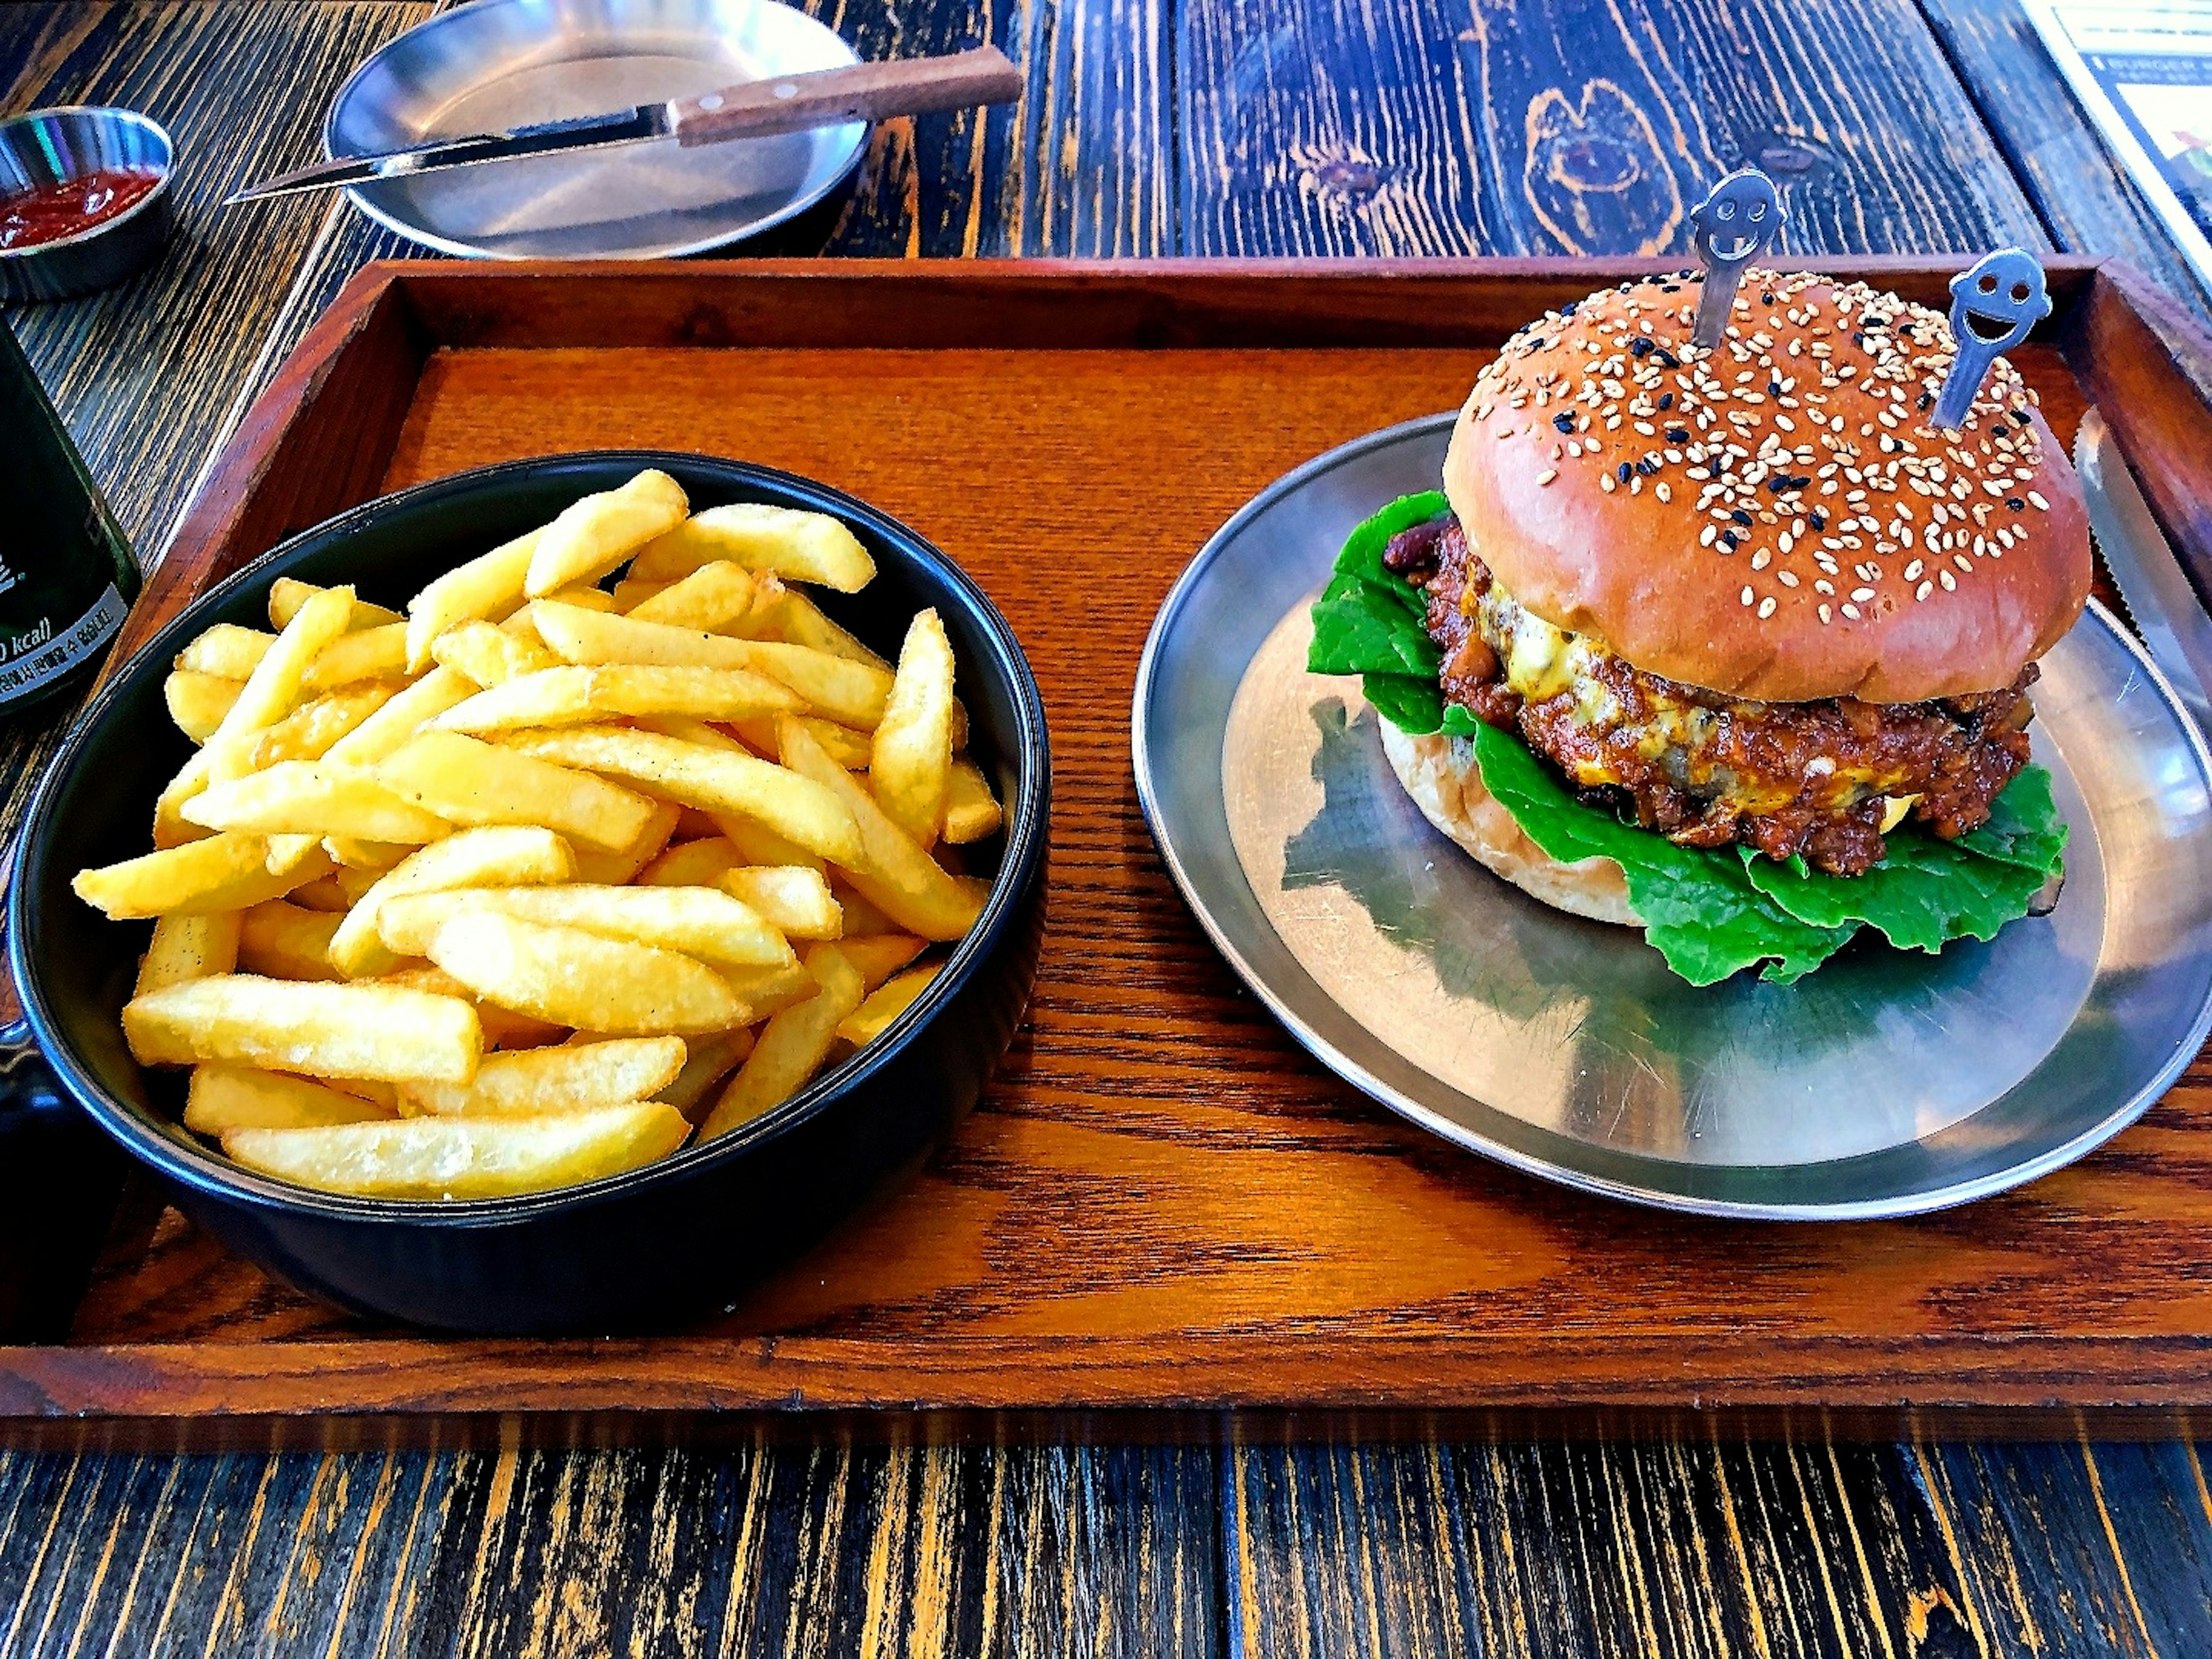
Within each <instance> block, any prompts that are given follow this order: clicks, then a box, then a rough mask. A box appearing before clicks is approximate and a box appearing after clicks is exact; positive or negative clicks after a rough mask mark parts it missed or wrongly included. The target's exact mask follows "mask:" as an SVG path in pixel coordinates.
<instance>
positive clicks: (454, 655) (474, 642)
mask: <svg viewBox="0 0 2212 1659" xmlns="http://www.w3.org/2000/svg"><path fill="white" fill-rule="evenodd" d="M526 615H527V613H526V612H521V613H518V616H526ZM512 621H513V619H510V623H503V624H501V625H499V626H497V627H495V626H494V625H493V624H491V623H488V622H466V623H461V624H460V625H459V627H456V628H449V629H447V630H446V631H445V632H444V633H442V634H441V635H438V637H437V638H436V639H435V640H434V641H431V643H430V654H431V656H433V657H434V658H435V659H437V662H438V665H439V666H440V667H441V668H450V669H452V670H453V671H454V672H456V673H459V674H465V675H467V676H468V678H470V679H471V681H472V682H474V683H475V684H477V685H481V686H493V685H504V684H506V683H507V681H509V680H511V679H515V678H520V676H522V675H524V674H534V673H537V672H538V671H539V670H540V669H545V668H552V667H556V666H557V665H559V663H560V661H561V659H560V658H558V657H556V656H555V655H554V654H553V653H551V652H550V651H548V650H547V649H546V648H545V647H544V645H542V644H540V643H539V642H538V637H537V631H536V630H535V629H532V630H530V632H529V634H528V635H527V636H525V635H524V633H523V631H522V630H521V629H519V628H513V627H512V626H511V623H512ZM448 712H450V711H448Z"/></svg>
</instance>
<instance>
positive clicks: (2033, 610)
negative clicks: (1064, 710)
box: [1310, 270, 2090, 983]
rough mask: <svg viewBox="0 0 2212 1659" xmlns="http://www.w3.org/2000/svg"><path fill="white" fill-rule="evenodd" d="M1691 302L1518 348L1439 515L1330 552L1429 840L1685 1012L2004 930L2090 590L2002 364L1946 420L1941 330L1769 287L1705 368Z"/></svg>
mask: <svg viewBox="0 0 2212 1659" xmlns="http://www.w3.org/2000/svg"><path fill="white" fill-rule="evenodd" d="M1698 300H1699V281H1698V279H1697V278H1696V277H1695V276H1661V277H1654V278H1650V279H1648V280H1645V281H1642V282H1634V283H1624V284H1622V285H1621V286H1620V287H1618V288H1615V289H1608V290H1606V291H1603V292H1601V293H1598V294H1594V295H1590V296H1589V297H1588V298H1587V299H1584V300H1582V301H1577V303H1575V304H1572V305H1569V306H1565V307H1561V308H1560V309H1559V310H1558V311H1555V312H1551V313H1547V314H1546V315H1544V316H1543V317H1541V318H1540V319H1537V320H1536V321H1534V323H1531V324H1530V325H1528V326H1527V327H1525V328H1523V329H1522V330H1521V331H1519V332H1518V333H1516V335H1514V336H1513V337H1512V338H1511V339H1510V340H1509V341H1508V342H1507V343H1506V344H1505V346H1504V349H1503V350H1502V351H1501V352H1500V353H1499V354H1498V356H1497V357H1496V358H1495V359H1494V360H1493V361H1492V362H1491V363H1489V364H1488V365H1487V366H1486V368H1484V369H1483V370H1482V372H1481V374H1480V375H1479V376H1478V377H1477V379H1476V380H1475V383H1474V392H1473V393H1472V395H1471V396H1470V397H1469V398H1468V401H1467V404H1466V406H1465V408H1464V409H1462V410H1461V412H1460V416H1459V419H1458V422H1457V424H1456V426H1455V428H1454V430H1453V434H1452V438H1451V444H1450V448H1449V453H1448V454H1447V456H1446V458H1445V461H1444V466H1443V480H1442V482H1443V489H1442V491H1441V493H1432V494H1429V495H1420V496H1413V497H1408V498H1407V499H1406V500H1404V501H1398V502H1395V503H1392V504H1391V505H1390V506H1389V507H1386V508H1385V509H1384V510H1383V512H1382V513H1378V514H1377V515H1376V517H1375V518H1374V519H1371V520H1369V521H1368V522H1367V523H1366V524H1365V525H1363V526H1360V529H1359V530H1358V532H1355V533H1354V535H1353V536H1352V538H1351V540H1350V541H1349V542H1348V543H1347V544H1346V548H1345V551H1344V555H1343V556H1342V557H1341V558H1340V560H1339V562H1338V568H1337V573H1336V575H1335V577H1334V580H1332V581H1331V583H1330V584H1329V586H1328V589H1327V590H1326V591H1325V592H1324V593H1323V595H1322V599H1321V600H1320V601H1319V602H1318V603H1317V604H1316V607H1315V611H1314V623H1315V634H1314V645H1313V648H1312V652H1311V655H1310V666H1312V667H1313V668H1315V669H1316V671H1322V672H1332V673H1344V672H1357V673H1360V674H1362V675H1363V676H1364V678H1365V682H1366V689H1367V691H1368V696H1369V700H1370V702H1372V703H1373V704H1374V705H1375V707H1376V711H1377V714H1378V715H1379V717H1380V719H1379V725H1380V727H1381V733H1382V743H1383V749H1384V751H1385V752H1386V754H1387V755H1388V756H1389V763H1390V765H1391V767H1392V769H1394V770H1395V773H1396V775H1397V776H1398V778H1399V780H1400V781H1401V783H1402V784H1403V785H1404V786H1405V787H1406V789H1407V793H1409V794H1411V795H1412V797H1413V799H1414V800H1415V801H1416V802H1417V803H1419V806H1420V809H1421V811H1422V812H1423V813H1424V814H1425V816H1426V817H1428V819H1429V821H1430V822H1431V823H1433V824H1434V825H1435V826H1436V827H1437V829H1440V830H1442V831H1443V833H1444V834H1445V835H1447V836H1450V837H1451V839H1452V840H1454V841H1455V842H1457V843H1458V844H1459V845H1460V846H1461V847H1462V848H1465V849H1466V850H1467V851H1468V853H1469V854H1472V855H1473V856H1474V858H1476V859H1477V860H1480V862H1481V863H1483V864H1484V865H1486V866H1488V867H1489V868H1490V869H1492V871H1495V872H1497V873H1498V874H1499V875H1500V876H1503V877H1504V878H1505V879H1507V880H1508V881H1510V882H1512V883H1514V884H1516V885H1517V886H1519V887H1521V888H1522V889H1523V890H1526V891H1528V893H1530V894H1532V895H1534V896H1535V897H1537V898H1539V899H1541V900H1543V901H1545V902H1547V903H1549V904H1552V905H1555V906H1557V907H1558V908H1560V909H1563V910H1568V911H1571V912H1573V913H1575V914H1577V915H1583V916H1588V917H1591V918H1594V919H1595V920H1597V921H1607V922H1615V923H1621V924H1626V925H1630V926H1638V927H1643V928H1644V930H1645V932H1646V933H1647V935H1648V937H1650V940H1651V942H1652V943H1653V944H1655V945H1657V946H1659V948H1660V949H1661V950H1662V952H1664V953H1665V955H1666V957H1667V958H1668V962H1669V963H1670V965H1672V966H1674V968H1675V969H1676V970H1677V971H1678V972H1680V973H1681V974H1683V975H1685V976H1686V977H1688V978H1690V979H1692V980H1693V981H1698V982H1700V983H1706V982H1711V981H1714V980H1717V979H1721V978H1724V977H1726V976H1727V975H1729V974H1731V973H1734V972H1735V971H1736V970H1737V969H1741V968H1745V967H1748V966H1751V965H1752V964H1753V963H1765V974H1766V976H1767V977H1769V978H1774V979H1781V980H1790V979H1794V978H1796V977H1797V976H1798V975H1801V974H1802V973H1805V972H1808V971H1810V969H1812V968H1814V967H1816V966H1818V965H1819V963H1820V962H1822V961H1824V960H1826V957H1828V956H1830V955H1831V954H1832V953H1833V952H1834V951H1836V950H1837V949H1838V948H1840V947H1841V945H1843V944H1844V942H1845V941H1846V940H1848V939H1850V937H1851V936H1852V935H1853V934H1854V933H1857V932H1858V931H1860V930H1861V929H1862V928H1864V927H1873V928H1875V930H1877V931H1879V932H1880V933H1882V934H1884V935H1885V936H1887V938H1888V939H1889V940H1890V942H1891V943H1892V944H1893V945H1906V946H1911V947H1914V948H1918V949H1922V950H1931V951H1932V950H1936V949H1940V948H1941V947H1942V945H1943V944H1944V943H1945V942H1946V941H1947V940H1948V939H1955V938H1960V937H1966V936H1972V937H1976V938H1980V939H1988V938H1990V937H1992V936H1993V935H1994V934H1995V933H1996V930H1997V929H1998V928H1999V927H2002V926H2003V925H2005V924H2006V923H2007V922H2008V921H2013V920H2015V919H2016V918H2017V917H2019V916H2021V915H2026V914H2027V913H2028V912H2029V911H2030V910H2031V909H2032V908H2036V907H2037V905H2038V902H2039V899H2040V898H2044V897H2047V896H2048V894H2047V892H2046V890H2051V891H2055V882H2056V879H2057V874H2058V872H2059V866H2060V860H2061V854H2062V851H2063V844H2064V838H2065V830H2064V826H2063V823H2061V822H2059V820H2058V818H2057V813H2056V811H2055V810H2054V808H2053V805H2052V800H2051V788H2050V781H2049V779H2048V777H2047V776H2045V775H2043V774H2042V773H2041V772H2040V771H2039V769H2035V768H2033V767H2032V766H2031V765H2030V764H2029V736H2028V733H2029V726H2030V722H2031V720H2032V719H2033V712H2034V711H2033V706H2032V704H2031V703H2030V702H2029V697H2028V692H2029V688H2030V687H2031V686H2033V684H2034V683H2035V680H2036V677H2037V668H2036V661H2037V659H2038V658H2039V657H2041V656H2042V655H2043V654H2044V653H2046V652H2047V651H2049V650H2050V649H2051V647H2052V646H2053V645H2054V644H2055V643H2056V642H2057V641H2058V639H2059V638H2060V636H2061V635H2063V634H2064V633H2065V632H2066V631H2067V629H2069V628H2071V627H2072V626H2073V625H2074V623H2075V620H2076V619H2077V618H2078V617H2080V615H2081V610H2082V606H2083V605H2084V603H2085V602H2086V600H2087V596H2088V592H2089V580H2090V558H2089V542H2088V532H2087V513H2086V511H2085V509H2084V507H2083V504H2082V501H2081V488H2080V485H2079V483H2078V482H2077V481H2076V479H2075V476H2074V471H2073V469H2072V467H2071V466H2070V465H2069V463H2068V460H2067V458H2066V455H2065V453H2064V451H2063V448H2062V447H2061V446H2060V444H2059V443H2058V441H2057V439H2056V438H2055V437H2054V436H2053V435H2052V433H2051V428H2050V427H2049V426H2048V425H2047V424H2046V423H2045V420H2044V418H2043V416H2042V414H2041V413H2040V411H2039V410H2038V408H2037V402H2036V397H2035V394H2034V392H2033V390H2032V389H2031V388H2029V387H2028V386H2027V385H2026V383H2025V382H2024V381H2023V380H2021V376H2020V374H2019V373H2018V372H2017V371H2016V370H2015V368H2013V367H2012V365H2011V364H2010V363H2009V362H2006V361H2005V360H2004V359H2002V358H2001V357H2000V358H1998V359H1997V360H1996V362H1995V364H1994V366H1993V368H1992V369H1991V370H1990V373H1989V374H1988V375H1987V376H1986V378H1985V380H1984V384H1983V385H1982V386H1981V388H1980V390H1979V392H1978V395H1977V396H1976V398H1975V399H1974V401H1973V403H1972V406H1971V408H1970V410H1969V412H1968V413H1967V415H1966V417H1965V420H1964V422H1962V424H1961V425H1960V428H1959V429H1957V430H1955V431H1947V430H1942V429H1940V428H1936V427H1935V426H1934V425H1933V424H1932V421H1931V412H1932V410H1934V408H1935V405H1936V398H1937V394H1938V393H1939V392H1940V391H1941V389H1942V383H1943V380H1944V378H1945V376H1946V375H1947V374H1948V372H1949V371H1950V369H1951V367H1952V363H1953V361H1954V357H1955V356H1956V355H1957V343H1956V342H1955V340H1954V338H1953V336H1952V332H1951V328H1950V325H1949V324H1948V321H1947V320H1946V319H1945V318H1943V317H1942V315H1941V314H1939V313H1936V312H1933V311H1930V310H1929V309H1927V308H1925V307H1921V306H1917V305H1914V304H1911V303H1909V302H1907V301H1905V300H1902V299H1900V298H1899V297H1898V296H1897V295H1894V294H1889V293H1884V292H1881V291H1878V290H1876V289H1872V288H1869V287H1868V286H1866V285H1865V284H1863V283H1844V282H1839V281H1834V280H1831V279H1829V278H1826V277H1821V276H1810V275H1788V276H1785V275H1781V274H1778V273H1768V272H1760V271H1756V270H1753V271H1750V272H1747V273H1746V275H1745V276H1744V279H1743V282H1742V283H1741V287H1740V288H1739V289H1738V292H1737V296H1736V299H1735V306H1734V308H1733V312H1732V314H1731V316H1730V319H1729V326H1728V328H1727V331H1726V334H1725V336H1724V337H1723V340H1722V342H1721V343H1720V344H1719V345H1718V346H1717V347H1716V348H1714V349H1711V350H1705V349H1699V348H1698V347H1697V346H1695V345H1693V344H1692V342H1691V328H1692V322H1693V320H1694V318H1695V315H1696V311H1697V304H1698Z"/></svg>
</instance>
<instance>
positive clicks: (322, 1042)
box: [123, 600, 483, 1083]
mask: <svg viewBox="0 0 2212 1659" xmlns="http://www.w3.org/2000/svg"><path fill="white" fill-rule="evenodd" d="M308 603H309V604H311V605H312V604H313V600H310V601H308ZM123 1035H124V1037H125V1041H127V1042H129V1043H130V1045H131V1054H132V1056H133V1057H134V1058H136V1059H137V1061H138V1063H139V1064H140V1065H142V1066H185V1065H194V1064H197V1063H198V1062H200V1061H202V1060H228V1061H231V1062H233V1063H234V1064H237V1065H241V1066H261V1067H264V1068H265V1069H267V1070H270V1071H277V1072H306V1073H309V1074H310V1075H312V1076H315V1077H326V1078H337V1077H345V1078H356V1077H357V1078H378V1079H383V1080H384V1081H386V1082H388V1083H417V1082H433V1083H465V1082H467V1081H468V1080H469V1079H471V1077H474V1076H475V1075H476V1070H477V1059H478V1057H479V1056H480V1054H482V1052H483V1027H482V1026H480V1025H479V1024H477V1011H476V1010H475V1009H473V1008H471V1007H470V1006H469V1005H468V1004H467V1003H465V1002H463V1001H460V1000H458V999H456V998H453V997H438V996H428V995H426V994H423V993H422V992H420V991H403V990H397V989H394V988H392V987H389V986H380V985H309V984H294V983H291V982H289V981H284V980H276V979H262V978H258V977H256V976H255V975H250V974H225V975H216V977H214V978H211V979H196V980H188V981H185V983H183V984H181V985H171V986H167V987H164V988H163V989H161V990H159V991H155V992H153V993H151V994H149V995H146V996H143V997H134V998H132V999H131V1001H129V1002H128V1003H126V1004H125V1005H124V1009H123Z"/></svg>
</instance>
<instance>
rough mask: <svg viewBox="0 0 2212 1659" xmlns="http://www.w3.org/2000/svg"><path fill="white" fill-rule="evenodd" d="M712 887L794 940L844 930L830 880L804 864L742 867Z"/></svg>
mask: <svg viewBox="0 0 2212 1659" xmlns="http://www.w3.org/2000/svg"><path fill="white" fill-rule="evenodd" d="M731 850H732V851H733V852H734V851H735V850H736V848H732V849H731ZM714 884H715V885H716V886H717V887H720V889H721V890H722V891H724V892H725V893H727V894H729V895H730V896H731V897H732V898H735V899H737V900H738V901H739V902H742V903H744V905H745V906H747V907H748V908H750V909H751V910H753V911H754V912H756V913H757V915H760V916H761V917H762V918H763V920H764V921H767V922H768V923H769V925H770V926H771V927H775V928H778V929H780V930H781V931H782V932H783V933H787V934H789V935H790V936H791V937H792V938H793V939H836V938H839V937H841V936H842V934H843V933H844V931H845V914H844V912H843V911H842V910H841V909H839V908H838V907H837V901H836V899H835V898H833V897H831V896H830V894H829V881H828V880H827V879H826V878H824V877H823V874H822V872H820V871H819V870H811V869H809V868H807V867H806V866H805V865H803V864H772V865H746V866H739V867H738V868H735V869H731V870H726V871H724V872H722V874H721V875H720V876H718V877H717V878H715V881H714Z"/></svg>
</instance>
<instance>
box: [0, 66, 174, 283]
mask: <svg viewBox="0 0 2212 1659" xmlns="http://www.w3.org/2000/svg"><path fill="white" fill-rule="evenodd" d="M175 163H176V146H175V145H174V144H173V143H171V142H170V139H169V135H168V134H167V132H165V131H162V129H161V125H160V124H159V123H158V122H155V121H149V120H148V119H147V118H145V117H144V116H143V115H140V114H138V113H137V112H135V111H131V110H127V109H108V108H104V107H100V106H93V105H75V106H69V107H66V108H62V109H34V110H33V111H32V112H30V113H29V114H27V115H18V116H16V117H15V118H14V119H12V120H8V121H0V197H6V196H10V195H14V194H16V193H18V192H20V191H26V190H35V189H38V188H40V187H41V186H43V185H58V184H65V183H67V182H68V181H69V180H70V179H82V178H85V177H87V176H88V175H89V174H91V173H97V172H99V171H100V170H101V169H102V168H106V167H131V168H150V169H152V170H153V171H154V172H155V173H159V174H160V175H161V180H160V182H159V183H158V184H156V185H155V186H154V188H153V189H152V190H151V191H148V192H147V193H146V194H145V195H144V196H142V197H139V199H138V200H137V201H136V202H134V203H132V204H131V206H129V207H128V208H125V210H123V211H122V212H120V213H118V214H117V215H116V216H114V217H113V218H112V219H106V220H102V221H101V222H100V223H98V224H96V225H94V226H92V227H91V228H88V229H86V230H82V231H80V232H78V233H77V234H76V235H74V236H64V237H62V238H60V239H59V240H56V241H51V242H37V243H33V244H32V245H30V246H27V247H13V248H0V301H7V302H9V303H10V304H20V303H21V302H23V301H27V300H65V299H68V298H69V297H70V295H76V294H90V293H92V292H93V291H94V289H103V288H110V287H112V286H113V285H114V284H115V283H119V282H121V281H122V280H123V279H124V278H125V277H126V276H130V275H131V273H132V272H133V271H136V270H138V269H139V268H140V267H142V266H143V265H144V264H147V263H148V262H149V261H150V260H151V259H152V258H153V257H154V256H155V254H156V253H158V252H161V245H162V244H163V243H164V242H166V241H167V240H169V232H170V231H171V230H172V229H173V228H174V226H175V224H176V197H175V195H174V192H173V191H171V190H170V188H169V179H170V173H171V170H172V169H173V167H174V166H175Z"/></svg>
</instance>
